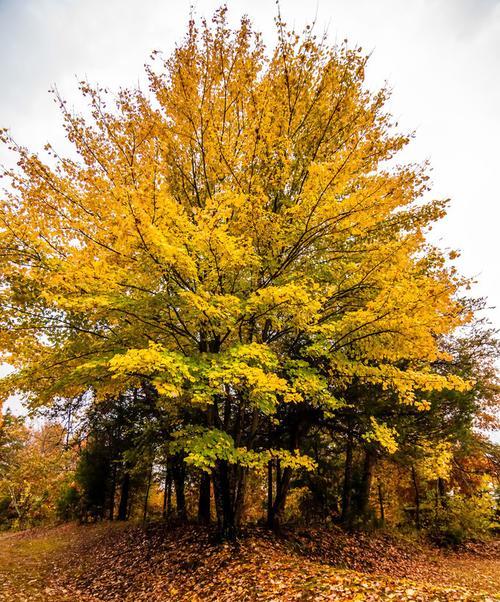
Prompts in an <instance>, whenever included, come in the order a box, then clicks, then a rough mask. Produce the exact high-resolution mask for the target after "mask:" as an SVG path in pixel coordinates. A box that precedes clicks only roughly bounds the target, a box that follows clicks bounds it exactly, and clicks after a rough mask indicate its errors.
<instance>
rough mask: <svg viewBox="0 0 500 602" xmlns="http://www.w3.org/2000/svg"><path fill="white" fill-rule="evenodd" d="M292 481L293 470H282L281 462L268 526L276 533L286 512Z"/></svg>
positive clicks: (278, 465)
mask: <svg viewBox="0 0 500 602" xmlns="http://www.w3.org/2000/svg"><path fill="white" fill-rule="evenodd" d="M291 480H292V469H291V468H289V467H286V468H285V469H283V470H281V467H280V463H279V460H278V461H277V466H276V495H275V497H274V503H273V505H272V508H271V514H270V516H269V517H268V526H269V528H270V529H273V530H274V531H279V530H280V528H281V523H282V519H283V513H284V511H285V504H286V498H287V496H288V492H289V490H290V482H291Z"/></svg>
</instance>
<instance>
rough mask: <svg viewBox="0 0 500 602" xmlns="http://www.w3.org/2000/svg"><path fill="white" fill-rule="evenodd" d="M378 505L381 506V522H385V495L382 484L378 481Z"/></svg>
mask: <svg viewBox="0 0 500 602" xmlns="http://www.w3.org/2000/svg"><path fill="white" fill-rule="evenodd" d="M378 505H379V508H380V522H381V523H385V512H384V495H383V492H382V484H381V483H378Z"/></svg>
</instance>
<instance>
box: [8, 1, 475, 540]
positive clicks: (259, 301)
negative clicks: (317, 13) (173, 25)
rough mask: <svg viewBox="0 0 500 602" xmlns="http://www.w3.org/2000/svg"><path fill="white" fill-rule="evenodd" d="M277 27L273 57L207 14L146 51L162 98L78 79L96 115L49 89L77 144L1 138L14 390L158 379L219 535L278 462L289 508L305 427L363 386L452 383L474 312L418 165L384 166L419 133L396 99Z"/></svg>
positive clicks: (47, 399)
mask: <svg viewBox="0 0 500 602" xmlns="http://www.w3.org/2000/svg"><path fill="white" fill-rule="evenodd" d="M277 32H278V38H279V39H278V43H277V46H276V48H275V49H274V51H273V52H272V53H271V54H270V55H268V54H266V52H265V49H264V46H263V44H262V41H261V38H260V36H259V35H258V34H256V33H254V31H253V30H252V28H251V25H250V23H249V21H248V20H247V19H246V18H244V19H242V21H241V25H240V27H239V28H238V29H237V30H235V31H231V30H230V29H229V28H228V26H227V22H226V9H224V8H223V9H219V10H218V11H217V12H216V13H215V16H214V18H213V24H207V23H202V24H201V28H198V27H197V26H196V24H195V23H194V22H191V23H190V24H189V29H188V33H187V36H186V38H185V39H184V41H183V42H182V43H181V44H180V45H179V46H178V47H177V49H176V50H175V52H174V53H173V54H172V56H171V57H169V58H168V59H167V60H165V61H162V60H161V59H160V60H159V59H158V57H157V56H156V55H155V61H156V62H154V65H158V64H159V68H158V69H156V67H155V66H153V67H150V68H148V71H147V72H148V76H149V81H150V94H151V96H152V99H150V98H148V97H147V96H146V95H145V94H144V93H143V92H141V91H140V90H121V91H120V92H119V94H118V96H117V98H116V104H115V107H114V109H112V108H110V107H109V106H108V99H107V98H108V96H107V94H106V92H105V91H104V90H103V89H102V88H93V87H92V86H90V85H89V84H88V83H86V82H83V83H82V85H81V90H82V93H83V95H84V97H85V98H86V99H87V100H88V102H89V108H90V115H89V116H87V117H85V116H83V115H78V114H73V113H71V112H70V111H69V110H68V108H67V107H66V104H65V103H64V101H62V100H61V99H58V100H59V102H60V107H61V110H62V113H63V116H64V120H65V127H66V131H67V136H68V139H69V140H70V141H71V142H72V143H73V144H74V146H75V149H76V151H77V153H78V158H77V159H70V158H64V157H60V156H59V155H57V153H56V151H55V150H54V149H52V147H51V146H50V145H49V146H47V150H48V152H49V156H50V160H48V161H45V162H44V161H43V160H42V159H41V158H40V157H39V156H37V155H33V154H30V153H29V152H28V151H27V150H26V149H24V148H19V147H17V146H16V145H15V144H14V143H13V142H12V141H11V140H10V139H9V138H8V137H7V136H5V137H4V138H5V140H6V143H7V144H10V145H11V147H12V148H13V150H14V151H15V152H17V153H18V156H19V168H18V169H16V170H12V171H8V172H7V173H6V175H7V177H8V178H9V179H10V182H11V190H10V191H9V192H6V194H5V199H4V201H3V203H2V205H1V207H0V221H1V224H2V226H1V227H2V230H1V241H0V249H1V257H2V263H3V265H2V274H3V277H2V283H3V286H2V289H1V291H0V303H1V306H2V310H3V312H2V318H1V321H2V324H1V325H2V340H1V343H2V348H3V350H4V353H5V355H6V357H8V360H9V361H10V362H11V363H12V364H13V365H14V366H15V367H16V368H17V369H18V372H17V373H16V374H15V375H13V376H11V377H10V378H9V379H8V380H7V381H5V388H6V389H7V390H9V391H11V390H12V389H17V390H20V391H22V392H23V393H24V394H25V395H28V396H30V398H31V400H32V403H33V404H41V405H43V404H47V403H51V400H53V399H54V397H61V396H63V397H71V396H76V395H78V394H82V393H83V392H87V391H91V392H92V395H93V396H94V399H95V400H96V401H99V400H102V399H104V398H106V397H107V396H109V395H118V394H121V393H123V392H124V391H126V390H130V389H132V388H134V387H136V388H137V387H141V386H143V385H144V383H145V382H148V383H149V384H150V386H151V385H152V386H153V387H154V388H155V390H156V393H157V400H156V404H157V407H158V408H159V409H160V410H164V411H165V412H167V413H168V412H170V413H174V414H177V415H179V416H181V417H182V424H181V427H180V428H178V429H176V430H175V431H174V432H173V433H171V434H170V435H169V437H170V438H171V440H172V447H173V449H175V448H176V449H177V450H178V451H179V453H182V454H183V457H184V459H185V462H186V463H188V464H191V465H193V466H195V467H196V468H198V469H201V470H204V471H206V472H208V473H210V475H211V478H212V482H213V485H214V493H215V501H216V508H217V516H218V522H219V528H220V532H221V535H222V536H224V537H230V538H231V537H234V536H235V535H236V533H237V530H238V525H239V522H240V520H241V513H242V508H243V502H244V498H245V491H246V480H247V476H248V471H249V470H262V471H263V470H265V469H266V468H267V467H268V465H269V463H270V462H271V461H272V462H275V463H279V467H280V470H281V471H284V472H282V473H281V477H282V478H283V477H284V475H285V471H286V478H285V480H284V481H282V482H281V485H282V486H283V490H282V492H281V493H280V495H279V496H278V497H279V499H278V500H277V507H276V508H275V511H276V513H278V514H279V511H280V509H281V508H282V506H283V504H284V499H285V498H286V488H287V483H289V478H290V471H291V470H293V469H295V468H298V467H302V468H305V469H308V470H310V469H313V468H314V462H313V461H312V460H311V459H310V458H309V457H308V456H305V455H303V454H301V453H300V446H301V439H302V438H303V437H304V436H305V434H306V432H307V428H306V426H307V425H311V424H313V420H314V419H315V417H316V415H317V414H318V413H320V414H322V415H327V416H328V415H330V416H331V415H333V413H334V412H335V410H337V409H338V408H340V407H342V406H343V405H344V404H345V403H346V401H345V396H346V391H347V389H348V388H349V386H350V383H351V382H352V381H353V379H358V380H362V381H363V382H365V383H368V384H371V385H377V386H380V387H381V388H382V389H384V390H390V391H391V392H392V393H393V399H394V403H399V402H403V403H406V404H409V405H414V404H417V405H418V404H420V403H421V401H420V400H419V397H418V395H417V393H418V392H419V391H422V390H423V391H428V392H429V391H432V390H442V389H444V388H448V389H457V388H458V389H463V388H464V387H465V386H466V384H465V383H464V381H463V380H462V379H460V378H459V377H458V376H454V375H442V374H440V373H438V372H436V371H434V370H433V369H432V363H433V362H435V361H436V360H437V359H438V358H440V357H442V353H441V351H440V349H439V346H438V344H437V342H436V338H437V337H439V336H442V335H446V334H447V333H449V332H451V331H452V330H453V329H454V328H456V327H457V326H458V325H460V324H462V323H463V322H464V321H466V320H467V319H468V315H467V313H466V312H465V311H464V310H463V305H462V304H461V303H460V302H459V301H457V300H456V299H455V297H454V294H455V291H456V290H457V288H458V287H459V286H460V284H461V281H460V279H459V278H458V277H457V276H456V275H455V274H454V273H453V271H451V270H450V269H448V268H447V267H446V264H445V258H444V257H443V256H442V255H441V254H440V253H439V252H438V251H437V250H436V249H433V248H430V247H429V246H428V245H427V244H426V242H425V230H426V228H427V227H428V226H429V225H431V224H432V223H433V221H435V220H436V219H438V218H439V217H441V216H442V215H443V214H444V203H442V202H437V201H434V202H430V203H424V202H422V199H421V195H422V193H423V192H424V191H426V190H427V184H426V181H427V176H426V167H425V166H423V167H419V166H414V165H407V166H396V165H395V164H394V162H393V157H394V156H395V155H396V154H397V152H398V151H399V150H400V149H401V148H402V147H404V146H405V144H407V142H408V141H409V136H407V135H404V134H399V133H398V132H397V131H396V128H395V124H393V122H392V120H391V118H390V116H389V115H388V114H387V113H386V111H385V109H384V104H385V102H386V100H387V96H388V92H387V90H386V89H382V90H380V91H378V92H376V93H374V94H373V93H370V92H369V91H367V90H366V88H365V87H364V69H365V65H366V60H367V59H366V57H365V56H364V55H363V54H362V52H361V50H357V49H350V48H349V47H348V46H347V44H342V45H339V46H333V47H332V46H329V45H328V44H327V42H326V40H324V39H320V40H318V39H317V38H316V37H315V36H314V34H313V32H312V30H311V29H310V28H307V29H306V30H305V32H304V34H303V35H296V34H295V33H294V32H290V31H288V30H287V29H286V26H285V25H284V24H283V23H282V22H281V21H280V20H279V19H278V20H277ZM424 406H425V404H424ZM294 416H295V417H296V416H299V417H300V420H299V422H294V421H293V417H294ZM281 419H283V420H284V421H285V423H284V424H283V432H284V433H285V436H284V438H282V439H278V440H277V441H273V438H272V437H268V436H265V433H264V432H263V431H265V429H267V428H268V426H269V424H271V425H272V424H273V422H276V421H278V422H279V421H280V420H281ZM289 419H290V420H291V422H290V420H289ZM275 443H277V445H275Z"/></svg>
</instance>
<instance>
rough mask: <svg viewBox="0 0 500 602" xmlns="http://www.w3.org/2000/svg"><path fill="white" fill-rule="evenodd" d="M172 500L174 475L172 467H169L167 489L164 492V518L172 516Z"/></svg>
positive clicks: (166, 471) (167, 469)
mask: <svg viewBox="0 0 500 602" xmlns="http://www.w3.org/2000/svg"><path fill="white" fill-rule="evenodd" d="M171 498H172V474H171V471H170V467H169V466H168V463H167V466H166V468H165V489H164V491H163V507H162V512H161V515H162V518H164V519H166V518H167V516H170V509H171Z"/></svg>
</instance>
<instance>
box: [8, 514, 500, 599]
mask: <svg viewBox="0 0 500 602" xmlns="http://www.w3.org/2000/svg"><path fill="white" fill-rule="evenodd" d="M213 536H214V533H213V532H212V531H210V530H209V529H206V528H202V527H198V526H192V527H188V528H186V527H176V526H172V525H165V524H162V523H153V524H149V525H147V526H142V525H133V524H120V523H114V524H110V523H106V522H103V523H99V524H96V525H90V526H79V525H76V524H74V523H71V524H64V525H61V526H58V527H51V528H40V529H33V530H29V531H24V532H18V533H6V534H3V535H1V538H0V600H1V601H2V602H28V601H29V602H31V601H33V602H36V601H44V602H101V601H102V602H104V601H108V600H120V601H128V600H134V601H135V602H139V601H146V600H155V601H156V602H161V601H163V600H165V601H167V600H168V601H170V600H175V601H184V600H185V601H188V600H189V601H212V600H213V601H218V602H219V601H221V602H222V601H228V602H229V601H232V600H238V601H240V602H244V601H249V602H250V601H258V600H263V601H264V600H265V601H276V602H278V601H286V600H339V601H347V600H350V601H369V600H397V601H405V600H419V601H422V602H431V601H434V600H436V601H441V600H442V601H448V600H481V601H489V600H492V601H493V600H499V599H500V597H498V592H499V591H500V541H499V540H493V541H490V542H489V543H486V544H485V543H481V544H473V543H470V544H467V545H466V546H463V547H462V548H461V549H460V550H456V551H446V552H445V551H442V550H439V549H437V548H433V547H430V546H426V545H423V544H420V543H419V544H417V543H416V542H413V541H411V540H403V539H401V538H400V537H398V538H394V537H393V536H390V535H385V534H378V535H376V536H373V534H371V535H368V534H363V533H356V534H347V533H345V532H344V531H342V530H340V529H336V528H329V529H319V528H316V529H314V528H313V529H307V530H305V529H304V530H301V529H285V530H284V531H283V533H282V534H280V535H279V536H278V535H274V534H271V533H269V532H268V531H265V530H262V529H258V528H249V529H248V530H247V531H246V532H244V533H243V534H242V537H241V538H240V539H239V540H238V542H237V543H235V544H230V543H225V544H217V543H216V542H215V540H214V537H213Z"/></svg>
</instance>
